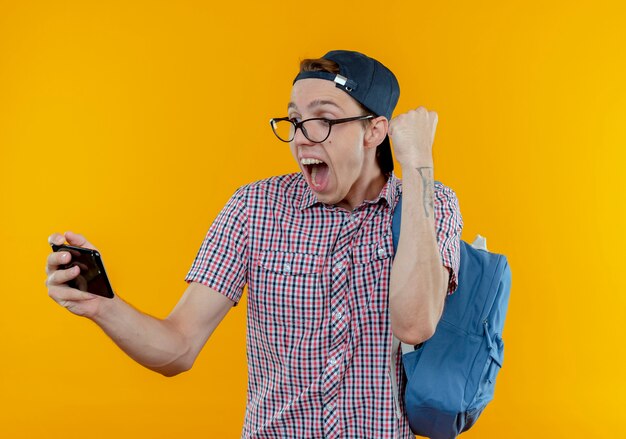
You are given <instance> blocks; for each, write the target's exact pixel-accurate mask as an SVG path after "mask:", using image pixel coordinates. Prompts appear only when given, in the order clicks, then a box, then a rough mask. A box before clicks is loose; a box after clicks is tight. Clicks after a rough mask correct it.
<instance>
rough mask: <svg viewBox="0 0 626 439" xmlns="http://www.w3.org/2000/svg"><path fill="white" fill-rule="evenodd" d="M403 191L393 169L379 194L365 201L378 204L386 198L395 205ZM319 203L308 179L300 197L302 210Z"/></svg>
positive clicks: (390, 204) (392, 205) (389, 203)
mask: <svg viewBox="0 0 626 439" xmlns="http://www.w3.org/2000/svg"><path fill="white" fill-rule="evenodd" d="M303 181H304V179H303ZM401 192H402V183H401V182H400V180H399V179H398V177H396V175H395V174H394V173H393V171H392V172H391V174H390V175H389V178H388V179H387V182H386V183H385V185H384V186H383V188H382V189H381V191H380V193H379V194H378V196H377V197H376V198H374V199H373V200H365V201H364V203H367V204H377V203H379V202H380V201H381V200H384V201H386V202H387V205H389V206H391V207H395V205H396V201H397V200H398V197H399V195H400V193H401ZM317 203H319V201H318V200H317V197H316V196H315V194H314V193H313V191H312V190H311V188H310V187H309V185H308V184H307V183H306V181H304V190H303V192H302V198H301V199H300V210H304V209H307V208H309V207H311V206H313V205H314V204H317Z"/></svg>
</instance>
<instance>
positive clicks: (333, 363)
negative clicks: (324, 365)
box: [328, 358, 337, 366]
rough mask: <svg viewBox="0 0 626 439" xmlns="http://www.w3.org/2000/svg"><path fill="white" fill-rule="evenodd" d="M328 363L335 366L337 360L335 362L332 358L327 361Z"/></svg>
mask: <svg viewBox="0 0 626 439" xmlns="http://www.w3.org/2000/svg"><path fill="white" fill-rule="evenodd" d="M328 362H329V363H330V364H332V365H333V366H334V365H335V364H337V360H335V359H334V358H331V359H330V360H328Z"/></svg>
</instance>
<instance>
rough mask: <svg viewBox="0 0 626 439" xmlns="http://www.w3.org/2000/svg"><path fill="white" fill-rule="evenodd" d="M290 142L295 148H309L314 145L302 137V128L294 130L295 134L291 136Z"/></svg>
mask: <svg viewBox="0 0 626 439" xmlns="http://www.w3.org/2000/svg"><path fill="white" fill-rule="evenodd" d="M292 142H293V143H294V145H296V146H303V145H304V146H306V145H308V146H311V145H313V144H314V143H313V142H311V141H310V140H309V139H307V137H306V136H305V135H304V130H303V129H302V127H298V128H296V132H295V133H294V135H293V140H292Z"/></svg>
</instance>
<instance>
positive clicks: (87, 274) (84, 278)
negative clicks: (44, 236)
mask: <svg viewBox="0 0 626 439" xmlns="http://www.w3.org/2000/svg"><path fill="white" fill-rule="evenodd" d="M50 245H51V246H52V250H53V251H55V252H58V251H66V252H69V254H70V257H71V259H70V261H69V262H68V263H67V264H63V265H61V266H59V268H60V269H63V270H66V269H69V268H72V267H74V266H78V267H79V268H80V273H79V274H78V276H76V277H75V278H74V279H71V280H69V281H68V282H67V285H68V286H69V287H71V288H75V289H77V290H80V291H86V292H88V293H91V294H96V295H98V296H102V297H107V298H109V299H112V298H113V297H114V294H113V289H112V288H111V284H110V282H109V278H108V276H107V274H106V271H105V269H104V264H103V263H102V258H101V256H100V253H99V252H98V251H97V250H93V249H90V248H86V247H78V246H73V245H66V244H63V245H57V244H50Z"/></svg>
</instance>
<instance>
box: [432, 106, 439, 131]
mask: <svg viewBox="0 0 626 439" xmlns="http://www.w3.org/2000/svg"><path fill="white" fill-rule="evenodd" d="M432 120H433V133H434V132H435V130H436V129H437V123H438V122H439V115H438V114H437V113H436V112H435V111H432Z"/></svg>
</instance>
